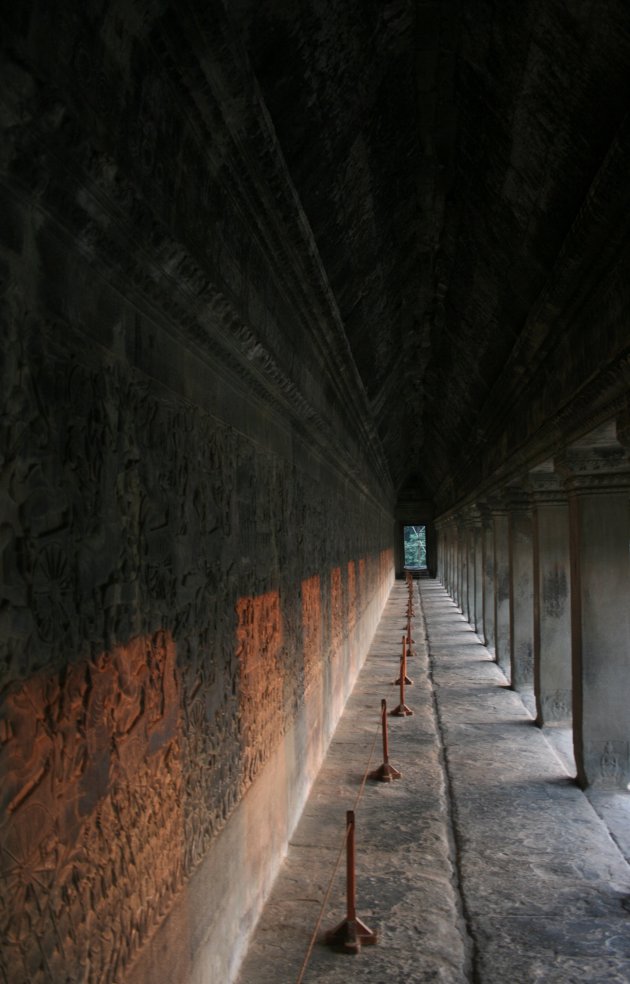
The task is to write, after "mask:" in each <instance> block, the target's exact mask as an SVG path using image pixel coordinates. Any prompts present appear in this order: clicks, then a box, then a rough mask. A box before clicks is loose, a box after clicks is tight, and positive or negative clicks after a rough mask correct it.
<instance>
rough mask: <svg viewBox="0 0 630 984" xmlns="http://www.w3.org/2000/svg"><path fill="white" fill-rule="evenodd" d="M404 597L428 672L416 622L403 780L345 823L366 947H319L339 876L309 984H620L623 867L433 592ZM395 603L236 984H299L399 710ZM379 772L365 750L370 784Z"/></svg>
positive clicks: (393, 756)
mask: <svg viewBox="0 0 630 984" xmlns="http://www.w3.org/2000/svg"><path fill="white" fill-rule="evenodd" d="M418 590H420V591H421V594H422V598H423V604H424V610H425V616H426V626H427V633H428V641H429V650H430V655H431V658H430V660H429V657H428V651H427V647H426V646H425V644H424V640H425V636H424V630H423V626H424V621H423V618H422V614H421V613H420V612H417V615H416V618H415V620H414V622H415V624H414V637H415V639H416V646H415V650H416V653H417V655H415V656H414V657H413V659H411V660H410V664H409V669H408V672H409V675H410V676H411V677H412V678H413V679H414V686H413V687H410V688H408V690H407V697H406V702H407V704H409V705H410V706H411V707H412V708H413V710H414V716H413V717H412V718H407V719H392V718H390V721H389V729H390V760H391V761H392V763H393V764H394V765H396V766H397V767H398V768H401V769H402V771H403V779H401V780H399V781H396V782H394V783H391V784H388V785H385V784H368V786H367V788H366V789H365V792H364V794H363V798H362V799H361V802H360V803H359V806H358V808H357V869H358V870H357V892H358V898H357V903H358V905H357V907H358V914H359V915H360V917H361V918H362V919H363V920H364V921H365V922H366V923H367V924H368V925H369V926H370V927H371V928H372V929H376V930H377V931H378V932H379V942H378V944H377V946H375V947H366V948H364V950H363V951H362V952H361V953H360V954H359V955H358V956H346V955H340V954H337V953H335V952H333V951H330V950H329V949H328V948H327V947H326V946H324V945H323V943H322V942H321V935H322V933H323V930H325V929H328V928H330V927H332V926H333V925H335V924H336V923H337V922H339V921H340V920H341V919H342V918H343V916H344V915H345V879H344V872H343V868H344V863H343V861H342V864H341V871H340V873H339V875H338V877H337V879H336V881H335V884H334V888H333V891H332V894H331V896H330V901H329V904H328V906H327V908H326V911H325V912H324V916H323V919H322V924H321V932H320V934H319V939H318V942H317V943H316V945H315V947H314V950H313V954H312V957H311V960H310V962H309V964H308V967H307V970H306V973H305V975H304V978H303V980H304V982H305V984H309V982H315V981H318V982H325V984H347V982H354V981H356V982H374V984H377V982H378V984H384V982H386V981H387V982H390V981H401V982H402V981H405V982H411V984H423V982H429V981H431V982H442V984H460V982H473V984H508V982H510V984H511V982H514V984H582V982H584V984H586V982H588V984H604V982H606V984H628V982H630V869H629V868H628V864H627V862H626V861H625V860H624V858H623V857H622V855H621V853H620V851H619V850H618V848H617V846H616V843H615V842H614V841H613V839H612V838H611V836H610V834H609V831H608V829H607V827H606V826H605V825H604V823H603V822H602V820H601V819H600V817H599V816H598V815H597V813H596V812H595V810H594V809H593V808H592V806H591V804H590V802H589V799H588V798H587V797H586V796H585V795H584V794H583V793H582V792H581V791H580V790H579V789H578V788H577V786H576V785H575V783H574V782H573V781H572V779H571V778H570V776H569V775H568V773H567V771H566V768H565V767H564V765H563V761H562V757H558V755H557V754H556V753H555V752H554V751H553V749H552V747H551V745H550V744H549V742H548V741H547V739H546V737H545V734H544V733H543V732H541V731H540V730H539V729H538V728H537V727H535V726H534V724H533V721H532V718H531V715H530V714H529V712H528V710H527V709H526V707H525V706H524V705H523V702H522V701H521V700H520V697H519V695H518V694H516V693H514V692H513V691H511V690H510V689H509V688H508V687H507V686H506V680H505V677H504V675H503V673H502V672H501V670H500V669H499V667H498V666H497V664H496V663H495V662H494V661H493V660H492V658H491V657H490V654H489V653H488V652H487V650H486V649H485V648H484V647H483V646H482V645H481V643H480V642H479V639H478V638H477V637H476V636H475V634H474V633H473V632H472V630H471V628H470V626H469V625H468V624H467V623H466V622H465V621H464V619H463V617H462V616H461V614H459V613H458V610H457V608H456V607H455V605H454V604H453V602H452V601H451V600H450V599H449V598H448V596H447V595H446V593H445V592H444V591H443V589H442V588H441V586H440V585H439V584H438V583H437V582H430V581H425V582H420V585H419V586H418V585H416V591H418ZM405 593H406V589H405V588H404V586H403V585H395V586H394V588H393V590H392V595H391V597H390V600H389V602H388V605H387V607H386V610H385V613H384V616H383V619H382V621H381V624H380V626H379V629H378V631H377V634H376V636H375V639H374V644H373V646H372V648H371V651H370V654H369V656H368V660H367V662H366V665H365V667H364V669H363V670H362V673H361V675H360V678H359V681H358V683H357V686H356V687H355V691H354V693H353V694H352V697H351V698H350V701H349V702H348V705H347V707H346V710H345V711H344V715H343V717H342V719H341V721H340V724H339V727H338V729H337V733H336V735H335V738H334V740H333V743H332V745H331V748H330V751H329V754H328V756H327V759H326V762H325V764H324V766H323V768H322V770H321V772H320V775H319V777H318V779H317V782H316V783H315V785H314V787H313V790H312V793H311V796H310V797H309V800H308V803H307V805H306V808H305V810H304V814H303V817H302V820H301V822H300V824H299V825H298V827H297V829H296V831H295V833H294V836H293V838H292V841H291V845H290V849H289V853H288V856H287V859H286V861H285V863H284V865H283V867H282V870H281V873H280V876H279V878H278V880H277V882H276V885H275V887H274V891H273V893H272V896H271V898H270V900H269V903H268V904H267V906H266V908H265V911H264V913H263V916H262V918H261V920H260V924H259V926H258V929H257V931H256V933H255V935H254V938H253V940H252V942H251V946H250V949H249V952H248V956H247V958H246V961H245V963H244V965H243V967H242V971H241V975H240V978H239V981H238V984H292V982H294V981H297V979H298V974H299V971H300V967H301V965H302V961H303V958H304V955H305V953H306V949H307V947H308V943H309V939H310V936H311V933H312V930H313V927H314V925H315V923H316V920H317V918H318V915H319V912H320V908H321V904H322V899H323V898H324V895H325V892H326V890H327V887H328V883H329V879H330V874H331V871H332V869H333V868H334V864H335V859H336V857H337V856H338V846H339V843H340V837H342V836H343V824H344V818H345V811H346V809H349V808H352V805H353V803H354V800H355V798H356V795H357V791H358V788H359V786H360V782H361V777H362V776H363V774H364V771H365V768H366V765H367V757H368V755H369V749H370V747H371V745H372V743H373V738H374V719H375V718H376V719H378V710H379V706H380V698H381V697H383V696H385V697H386V698H387V699H388V703H389V704H390V706H391V705H393V704H395V703H397V690H396V688H394V687H392V686H391V680H392V679H394V677H395V675H396V674H397V670H398V663H397V660H398V656H399V646H400V636H401V634H402V633H401V627H402V620H401V612H402V611H403V610H404V600H405ZM436 711H437V716H436ZM381 757H382V756H381V749H380V740H379V741H378V742H377V745H376V750H375V754H374V761H373V763H372V767H374V766H375V765H378V764H380V761H381ZM600 799H601V797H600ZM617 814H618V816H617V825H618V827H619V826H620V825H622V823H623V818H624V815H625V814H624V811H623V808H618V809H617Z"/></svg>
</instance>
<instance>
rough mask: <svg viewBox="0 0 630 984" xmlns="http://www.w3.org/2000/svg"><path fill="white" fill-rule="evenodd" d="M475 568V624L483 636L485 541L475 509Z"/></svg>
mask: <svg viewBox="0 0 630 984" xmlns="http://www.w3.org/2000/svg"><path fill="white" fill-rule="evenodd" d="M472 538H473V541H472V542H473V569H474V577H475V594H474V619H473V625H474V628H475V632H476V633H477V635H478V636H481V637H483V542H482V530H481V514H480V512H479V510H476V511H475V515H474V518H473V526H472Z"/></svg>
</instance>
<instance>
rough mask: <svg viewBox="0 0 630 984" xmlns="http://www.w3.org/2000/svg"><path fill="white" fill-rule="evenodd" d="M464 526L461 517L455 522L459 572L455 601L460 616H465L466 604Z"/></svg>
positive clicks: (466, 554)
mask: <svg viewBox="0 0 630 984" xmlns="http://www.w3.org/2000/svg"><path fill="white" fill-rule="evenodd" d="M467 533H468V530H467V529H466V524H465V523H464V521H463V519H462V517H461V516H460V517H458V520H457V554H458V561H459V570H458V577H457V597H456V598H455V601H456V602H457V604H458V605H459V607H460V608H461V610H462V615H465V614H466V607H467V604H468V544H467V539H468V538H467Z"/></svg>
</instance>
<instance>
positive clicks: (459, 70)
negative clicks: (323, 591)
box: [228, 0, 630, 498]
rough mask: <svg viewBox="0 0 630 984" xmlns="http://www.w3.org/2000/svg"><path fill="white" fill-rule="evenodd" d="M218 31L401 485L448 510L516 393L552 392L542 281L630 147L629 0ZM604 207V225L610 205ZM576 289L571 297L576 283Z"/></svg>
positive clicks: (551, 332)
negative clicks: (259, 121) (285, 173)
mask: <svg viewBox="0 0 630 984" xmlns="http://www.w3.org/2000/svg"><path fill="white" fill-rule="evenodd" d="M228 13H229V16H230V17H231V19H232V21H233V24H234V25H235V27H236V30H237V32H238V34H239V36H240V37H241V39H242V42H243V44H244V47H245V49H246V51H247V54H248V57H249V59H250V62H251V65H252V68H253V71H254V73H255V76H256V79H257V81H258V84H259V86H260V89H261V93H262V96H263V98H264V102H265V105H266V107H267V110H268V113H269V115H270V118H271V122H272V124H273V127H274V129H275V133H276V136H277V139H278V141H279V145H280V147H281V150H282V153H283V155H284V158H285V161H286V165H287V167H288V170H289V173H290V176H291V179H292V181H293V183H294V186H295V189H296V191H297V194H298V196H299V201H300V204H301V207H302V209H303V211H304V213H305V215H306V218H307V220H308V223H309V224H310V227H311V229H312V232H313V235H314V239H315V242H316V244H317V248H318V250H319V253H320V256H321V260H322V263H323V266H324V269H325V272H326V276H327V278H328V282H329V284H330V287H331V289H332V292H333V294H334V298H335V301H336V304H337V306H338V309H339V312H340V315H341V318H342V321H343V325H344V327H345V331H346V334H347V337H348V340H349V342H350V345H351V348H352V352H353V356H354V360H355V362H356V365H357V368H358V370H359V373H360V375H361V378H362V380H363V384H364V387H365V390H366V393H367V397H368V400H369V405H370V407H371V409H372V412H373V415H374V419H375V421H376V424H377V427H378V431H379V434H380V438H381V441H382V444H383V447H384V448H385V452H386V454H387V457H388V462H389V467H390V471H391V475H392V479H393V481H394V485H395V487H396V488H397V489H398V491H399V492H401V491H402V490H404V489H405V488H406V487H410V486H413V487H414V488H415V489H416V491H420V492H424V493H425V494H427V495H436V496H439V495H440V494H441V495H442V497H445V498H449V497H450V498H452V484H453V482H454V481H455V480H456V476H457V474H458V469H459V472H460V473H461V472H462V471H465V470H466V468H467V467H468V463H470V462H471V461H475V460H478V458H479V455H480V454H481V453H482V451H483V448H484V447H485V446H487V444H488V442H489V441H491V440H492V439H493V428H494V427H496V425H497V421H496V419H495V418H496V417H497V415H499V416H501V415H504V414H508V415H509V414H510V412H511V404H510V400H511V394H512V393H514V392H516V391H519V390H522V389H523V386H524V385H525V383H526V382H527V381H528V380H529V378H530V377H531V376H533V375H534V374H537V379H538V384H537V385H538V387H539V388H540V386H541V385H543V386H544V378H545V376H544V365H545V360H547V359H548V355H549V352H550V350H551V349H552V348H553V346H554V344H555V341H554V339H559V338H560V336H562V337H563V338H564V336H565V335H566V333H567V331H571V330H573V329H572V327H571V323H570V321H571V319H570V318H569V316H568V314H567V315H566V316H565V315H562V314H561V313H560V312H559V311H558V310H557V309H556V308H557V305H555V306H554V303H553V298H552V300H551V301H550V300H549V297H548V296H547V295H548V292H549V281H550V276H551V274H552V271H554V270H555V271H556V273H555V276H556V279H557V277H558V272H557V267H558V263H559V262H560V260H561V258H562V256H563V251H564V252H566V249H567V245H566V244H567V237H568V236H569V234H570V233H571V230H572V229H574V227H575V223H576V221H578V220H579V218H580V215H581V210H583V208H584V203H585V202H586V200H587V199H588V197H589V195H592V194H593V187H594V182H595V181H596V177H597V176H598V174H599V173H600V172H601V169H602V167H604V166H605V164H606V161H607V160H608V159H609V158H610V156H611V146H612V145H613V144H614V142H615V140H617V143H619V142H620V141H621V142H622V143H623V140H624V139H625V140H626V142H625V144H624V146H625V147H626V148H627V139H626V138H625V137H624V134H625V130H624V124H623V121H624V118H625V116H626V113H627V109H628V105H629V102H628V97H629V95H630V9H629V7H628V3H627V0H606V2H605V3H602V2H596V0H501V2H496V0H495V2H493V0H473V2H463V0H460V2H456V0H430V2H422V0H416V2H413V0H371V2H370V0H344V2H343V3H340V2H339V0H317V2H314V3H309V4H302V3H295V2H294V0H265V2H264V3H260V2H259V0H232V2H231V3H230V4H229V6H228ZM620 133H621V137H620V136H619V134H620ZM622 138H623V139H622ZM625 166H626V168H627V160H626V162H625ZM626 173H627V171H626ZM602 207H603V208H608V209H610V210H611V216H610V221H611V222H613V223H614V220H615V216H617V218H618V210H619V207H620V206H619V201H616V200H605V201H604V203H603V206H602ZM591 238H592V237H591ZM593 243H594V241H593ZM593 243H591V249H592V250H594V251H595V253H594V254H593V256H594V255H595V254H596V253H597V247H596V245H593ZM573 276H574V281H575V282H574V283H573V284H572V285H570V287H567V288H566V290H565V293H566V296H567V298H574V297H575V294H576V291H577V290H578V287H579V286H580V283H579V282H580V280H581V279H583V276H584V266H583V264H582V266H580V267H579V268H578V267H576V268H575V270H574V274H573ZM546 292H547V293H546ZM576 330H577V329H576ZM571 345H573V342H571ZM569 347H570V346H569ZM559 351H564V350H560V349H559ZM552 363H553V360H552ZM552 363H548V364H549V365H552ZM556 363H557V364H556V368H555V369H550V370H549V371H552V372H553V371H559V369H558V365H559V364H561V363H562V358H561V357H560V356H558V358H557V359H556ZM541 380H542V381H543V382H542V383H541ZM580 382H581V381H580V379H577V377H576V386H578V388H579V385H580ZM547 383H548V384H549V387H550V388H551V389H553V387H554V385H555V383H554V380H553V379H551V380H547ZM574 389H575V387H574ZM546 399H547V402H546V404H545V405H546V408H547V411H548V410H549V400H548V395H547V397H546ZM551 404H552V406H551V409H552V410H555V409H556V408H555V407H554V406H553V398H552V400H551ZM558 409H559V408H558ZM532 426H534V427H535V425H532ZM449 483H450V485H451V493H450V496H449V495H448V494H446V492H445V490H446V488H447V486H448V484H449Z"/></svg>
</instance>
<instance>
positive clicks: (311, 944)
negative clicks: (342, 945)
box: [295, 723, 380, 984]
mask: <svg viewBox="0 0 630 984" xmlns="http://www.w3.org/2000/svg"><path fill="white" fill-rule="evenodd" d="M379 728H380V723H379V725H378V726H377V728H376V729H375V731H374V739H373V741H372V748H371V749H370V756H369V758H368V763H367V766H366V769H365V773H364V775H363V779H362V781H361V785H360V786H359V791H358V793H357V796H356V799H355V801H354V807H353V810H354V811H356V809H357V807H358V805H359V803H360V802H361V797H362V796H363V791H364V789H365V784H366V782H367V779H368V774H369V771H370V765H371V764H372V756H373V755H374V749H375V747H376V739H377V738H378V733H379ZM349 833H350V828H349V827H346V831H345V833H344V835H343V839H342V841H341V846H340V848H339V854H338V855H337V860H336V861H335V867H334V868H333V872H332V875H331V876H330V881H329V883H328V888H327V889H326V894H325V895H324V900H323V902H322V904H321V908H320V910H319V915H318V917H317V921H316V923H315V928H314V930H313V933H312V935H311V939H310V942H309V944H308V948H307V950H306V954H305V956H304V960H303V961H302V966H301V967H300V972H299V974H298V976H297V980H296V982H295V984H302V981H303V980H304V974H305V973H306V969H307V967H308V962H309V960H310V959H311V954H312V953H313V947H314V946H315V941H316V939H317V934H318V933H319V928H320V926H321V924H322V919H323V916H324V911H325V909H326V906H327V905H328V899H329V898H330V893H331V892H332V888H333V885H334V883H335V878H336V877H337V872H338V870H339V864H340V863H341V858H342V856H343V853H344V851H345V850H346V847H347V842H348V836H349Z"/></svg>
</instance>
